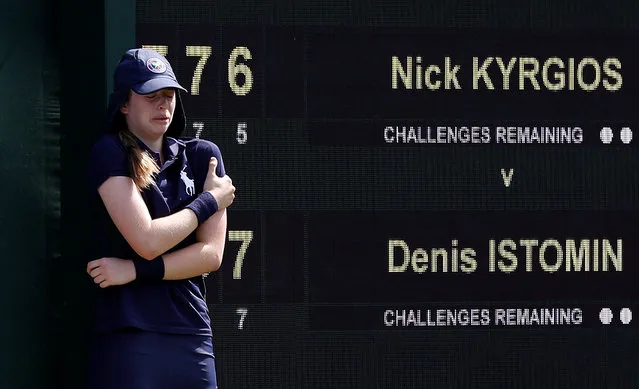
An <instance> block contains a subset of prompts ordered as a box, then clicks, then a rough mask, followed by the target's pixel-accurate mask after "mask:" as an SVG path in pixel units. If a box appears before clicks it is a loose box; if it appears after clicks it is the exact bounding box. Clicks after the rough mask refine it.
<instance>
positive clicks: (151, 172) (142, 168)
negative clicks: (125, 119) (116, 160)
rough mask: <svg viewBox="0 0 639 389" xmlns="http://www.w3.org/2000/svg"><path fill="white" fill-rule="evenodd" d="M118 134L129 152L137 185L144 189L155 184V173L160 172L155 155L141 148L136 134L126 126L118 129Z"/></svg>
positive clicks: (133, 177) (130, 168)
mask: <svg viewBox="0 0 639 389" xmlns="http://www.w3.org/2000/svg"><path fill="white" fill-rule="evenodd" d="M118 136H119V137H120V139H121V140H122V143H123V144H124V147H125V148H126V150H127V153H128V154H129V170H130V172H131V178H132V179H133V182H134V183H135V186H137V187H138V189H139V190H143V189H146V188H148V187H149V186H151V185H153V183H154V182H155V175H156V174H158V173H159V172H160V168H159V167H158V165H157V163H155V160H154V159H153V157H151V155H149V153H148V152H147V151H146V150H142V149H141V148H140V145H138V142H137V139H136V138H135V135H133V133H132V132H131V131H130V130H129V129H127V128H126V127H125V128H123V129H121V130H120V131H118Z"/></svg>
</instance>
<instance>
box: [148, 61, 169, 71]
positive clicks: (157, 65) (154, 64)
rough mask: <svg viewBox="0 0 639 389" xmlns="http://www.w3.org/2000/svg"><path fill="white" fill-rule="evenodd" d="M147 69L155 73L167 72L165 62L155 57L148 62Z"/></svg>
mask: <svg viewBox="0 0 639 389" xmlns="http://www.w3.org/2000/svg"><path fill="white" fill-rule="evenodd" d="M146 68H147V69H149V70H150V71H152V72H153V73H164V72H166V65H165V64H164V62H163V61H162V60H161V59H159V58H155V57H151V58H149V59H148V60H147V61H146Z"/></svg>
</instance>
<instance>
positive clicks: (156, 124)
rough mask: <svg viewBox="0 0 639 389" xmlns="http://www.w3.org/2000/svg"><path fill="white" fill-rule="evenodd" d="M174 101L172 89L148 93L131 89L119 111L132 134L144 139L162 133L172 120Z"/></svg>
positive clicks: (153, 137) (156, 136)
mask: <svg viewBox="0 0 639 389" xmlns="http://www.w3.org/2000/svg"><path fill="white" fill-rule="evenodd" d="M175 101H176V97H175V90H174V89H160V90H159V91H157V92H153V93H149V94H148V95H139V94H137V93H135V92H133V91H131V93H130V95H129V100H128V101H127V102H126V103H124V104H123V105H122V106H121V107H120V112H122V113H123V114H124V116H125V117H126V122H127V125H128V126H129V129H130V130H131V131H132V132H133V133H134V134H136V135H138V136H139V137H141V138H145V139H157V138H160V137H162V136H163V135H164V133H165V132H166V130H167V129H168V128H169V125H170V124H171V121H172V120H173V112H174V111H175Z"/></svg>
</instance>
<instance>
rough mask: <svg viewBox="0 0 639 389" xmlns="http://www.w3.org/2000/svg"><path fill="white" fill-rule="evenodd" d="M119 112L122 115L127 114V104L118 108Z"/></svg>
mask: <svg viewBox="0 0 639 389" xmlns="http://www.w3.org/2000/svg"><path fill="white" fill-rule="evenodd" d="M120 112H122V113H123V114H124V115H126V114H128V113H129V106H128V104H127V103H124V104H122V105H121V106H120Z"/></svg>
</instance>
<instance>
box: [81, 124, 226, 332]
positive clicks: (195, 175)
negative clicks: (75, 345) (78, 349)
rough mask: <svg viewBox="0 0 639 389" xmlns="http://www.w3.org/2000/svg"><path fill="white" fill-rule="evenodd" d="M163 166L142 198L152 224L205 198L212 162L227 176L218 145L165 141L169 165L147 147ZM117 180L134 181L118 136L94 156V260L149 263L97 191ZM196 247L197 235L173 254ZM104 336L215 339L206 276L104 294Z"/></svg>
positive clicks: (99, 145) (100, 324)
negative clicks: (143, 333)
mask: <svg viewBox="0 0 639 389" xmlns="http://www.w3.org/2000/svg"><path fill="white" fill-rule="evenodd" d="M138 143H139V145H140V147H141V148H142V149H144V150H147V151H148V152H149V153H150V154H151V155H152V156H153V157H154V158H155V159H156V162H158V166H161V168H160V173H159V174H158V175H157V177H156V180H155V184H154V185H152V186H150V187H149V188H147V189H145V190H143V191H142V192H141V194H142V198H143V199H144V202H145V203H146V206H147V208H148V210H149V213H150V215H151V218H153V219H155V218H159V217H163V216H167V215H170V214H172V213H175V212H177V211H180V210H181V209H183V208H184V207H185V206H186V205H187V204H189V203H190V202H191V201H192V200H193V199H194V198H195V197H197V195H198V194H200V193H201V192H202V188H203V185H204V180H205V179H206V174H207V172H208V166H209V159H210V158H211V157H215V158H217V160H218V165H217V171H216V173H217V174H218V175H219V176H223V175H224V174H225V170H224V163H223V161H222V156H221V153H220V150H219V148H218V147H217V146H216V145H215V144H214V143H212V142H210V141H206V140H202V139H195V138H180V139H174V138H170V137H165V140H164V144H163V151H164V156H165V161H164V163H163V164H162V165H160V160H159V154H158V153H155V152H153V151H151V150H150V149H148V147H146V145H145V144H144V143H142V142H141V141H139V142H138ZM112 176H129V177H130V176H131V173H130V168H129V159H128V155H127V152H126V149H125V147H124V145H123V144H122V141H121V140H120V138H119V136H117V135H112V134H108V135H104V136H102V137H101V138H100V139H99V140H98V141H97V142H96V144H95V145H94V146H93V148H92V150H91V156H90V163H89V183H90V185H91V188H90V189H91V193H92V197H93V199H92V202H91V203H92V204H93V209H92V216H91V218H92V219H90V220H92V222H91V224H92V227H93V228H94V233H93V239H94V242H93V243H94V245H95V252H94V253H93V254H94V258H90V259H89V260H93V259H95V258H100V257H116V258H122V259H132V260H134V261H145V259H144V258H141V257H140V256H138V255H137V254H136V253H135V251H134V250H133V249H132V248H131V247H130V246H129V244H128V243H127V242H126V240H125V239H124V237H123V236H122V234H120V232H119V231H118V230H117V228H116V226H115V224H114V223H113V221H112V220H111V217H110V216H109V214H108V212H107V210H106V207H105V206H104V203H103V202H102V199H101V198H100V195H99V193H98V191H97V189H98V188H99V187H100V185H102V183H104V181H106V180H107V179H108V178H109V177H112ZM194 242H195V232H193V233H192V234H191V235H189V236H188V237H187V238H186V239H184V241H182V242H181V243H180V244H178V245H177V246H176V247H174V248H173V249H171V250H169V252H170V251H174V250H178V249H180V248H182V247H186V246H188V245H190V244H192V243H194ZM96 310H97V312H96V313H97V318H96V319H97V320H96V329H97V331H98V332H105V331H113V330H117V329H120V328H127V327H135V328H140V329H142V330H147V331H155V332H167V333H178V334H193V335H211V325H210V318H209V312H208V307H207V305H206V289H205V285H204V281H203V278H202V277H201V276H199V277H194V278H191V279H187V280H178V281H164V280H159V281H134V282H132V283H129V284H127V285H120V286H111V287H108V288H104V289H100V290H99V293H98V301H97V304H96Z"/></svg>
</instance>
